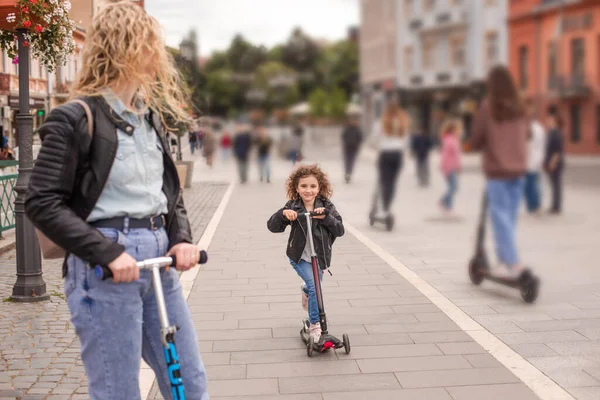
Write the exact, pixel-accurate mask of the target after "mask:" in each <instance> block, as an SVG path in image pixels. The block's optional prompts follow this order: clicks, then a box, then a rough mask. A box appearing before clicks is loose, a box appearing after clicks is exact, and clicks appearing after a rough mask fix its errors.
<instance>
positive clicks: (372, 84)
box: [360, 0, 398, 134]
mask: <svg viewBox="0 0 600 400" xmlns="http://www.w3.org/2000/svg"><path fill="white" fill-rule="evenodd" d="M360 7H361V24H360V84H361V92H362V103H363V107H364V120H363V123H364V124H365V128H366V133H367V134H368V133H369V131H370V129H371V126H372V125H373V122H374V121H375V120H376V119H378V118H379V117H380V116H381V113H382V111H383V107H384V105H385V99H386V96H387V95H389V94H391V93H394V91H395V90H396V87H397V85H396V73H397V66H396V47H397V46H396V41H397V36H398V34H397V24H396V14H397V13H396V0H362V1H361V5H360Z"/></svg>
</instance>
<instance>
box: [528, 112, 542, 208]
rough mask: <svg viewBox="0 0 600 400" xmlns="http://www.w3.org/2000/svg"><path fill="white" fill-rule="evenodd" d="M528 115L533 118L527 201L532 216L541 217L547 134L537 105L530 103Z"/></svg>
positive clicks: (530, 127)
mask: <svg viewBox="0 0 600 400" xmlns="http://www.w3.org/2000/svg"><path fill="white" fill-rule="evenodd" d="M527 111H528V112H527V114H528V116H529V117H530V118H531V122H530V125H529V153H528V160H527V175H526V176H525V201H526V204H527V211H528V212H529V213H530V214H535V215H539V214H540V213H541V205H542V191H541V188H540V173H541V171H542V168H543V164H544V156H545V153H546V132H545V130H544V127H543V126H542V124H540V122H539V121H538V120H537V119H536V116H535V104H534V103H533V102H529V103H528V105H527Z"/></svg>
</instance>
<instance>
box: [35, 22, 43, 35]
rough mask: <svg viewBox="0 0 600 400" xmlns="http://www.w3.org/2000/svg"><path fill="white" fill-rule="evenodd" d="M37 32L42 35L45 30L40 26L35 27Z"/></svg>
mask: <svg viewBox="0 0 600 400" xmlns="http://www.w3.org/2000/svg"><path fill="white" fill-rule="evenodd" d="M35 30H36V32H37V33H42V31H43V30H44V28H42V26H41V25H39V24H38V25H36V26H35Z"/></svg>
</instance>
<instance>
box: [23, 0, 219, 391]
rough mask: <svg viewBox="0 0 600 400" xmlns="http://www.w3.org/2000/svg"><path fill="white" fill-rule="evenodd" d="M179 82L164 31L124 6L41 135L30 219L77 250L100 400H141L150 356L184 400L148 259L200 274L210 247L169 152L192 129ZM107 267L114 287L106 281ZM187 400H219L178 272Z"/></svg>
mask: <svg viewBox="0 0 600 400" xmlns="http://www.w3.org/2000/svg"><path fill="white" fill-rule="evenodd" d="M183 93H184V91H182V89H181V85H180V79H179V77H178V74H177V72H176V70H175V68H174V67H173V65H172V64H171V61H170V58H169V56H168V54H167V52H166V49H165V44H164V40H163V37H162V30H161V27H160V25H159V24H158V22H157V21H156V20H155V19H154V18H152V17H150V16H149V15H147V14H146V13H145V11H144V10H143V9H142V8H140V7H139V6H137V5H134V4H133V3H131V2H128V1H112V2H110V3H109V4H107V5H106V6H105V7H104V8H102V9H101V10H100V11H99V13H98V14H97V16H95V18H94V21H93V23H92V27H91V29H90V30H89V31H88V36H87V40H86V44H85V48H84V51H83V63H82V70H81V71H80V74H79V77H78V80H77V81H76V82H75V84H74V86H73V89H72V96H73V97H77V98H78V99H79V100H83V101H85V103H87V105H88V106H89V108H90V109H91V112H92V116H93V117H92V118H93V124H92V126H93V130H92V132H89V129H88V123H89V122H90V121H89V120H88V118H87V116H86V114H87V113H86V110H85V107H82V105H81V104H77V103H75V102H69V103H67V104H64V105H62V106H61V107H58V108H56V109H54V110H53V111H52V112H51V113H50V114H49V116H48V118H47V120H46V122H45V123H44V124H43V126H42V127H41V129H40V137H41V138H42V140H43V142H42V148H41V151H40V154H39V157H38V159H37V162H36V164H35V168H34V170H33V173H32V176H31V180H30V184H29V196H28V198H27V200H26V211H27V215H28V216H29V218H30V219H31V221H32V222H33V223H34V224H35V226H36V227H37V228H38V229H39V230H40V231H41V232H42V233H44V234H45V235H46V236H47V237H48V238H49V239H50V240H51V241H53V242H54V243H56V244H57V245H59V246H60V247H61V248H63V249H64V250H65V252H66V254H67V255H66V257H65V261H64V264H63V275H64V277H65V294H66V297H67V303H68V305H69V310H70V312H71V317H72V318H71V321H72V322H73V325H74V326H75V331H76V333H77V336H78V337H79V340H80V342H81V357H82V360H83V364H84V367H85V371H86V375H87V377H88V383H89V396H90V398H91V399H92V400H107V399H111V400H136V399H140V391H139V382H138V376H139V372H140V363H141V359H142V357H143V358H144V360H145V361H146V362H147V363H148V364H149V365H150V366H151V367H152V369H153V370H154V372H155V373H156V376H157V379H158V383H159V385H160V389H161V392H162V395H163V397H164V398H165V399H172V398H173V397H172V395H171V387H170V381H169V371H167V365H166V362H165V358H164V357H165V355H164V350H163V349H164V348H163V345H162V343H161V332H160V323H159V318H158V313H157V302H156V298H155V295H154V290H153V287H152V275H151V271H147V270H144V271H140V270H139V269H138V268H137V267H136V260H143V259H147V258H152V257H159V256H164V255H175V256H176V258H177V266H176V269H177V270H187V269H189V268H192V267H193V266H194V265H195V264H196V262H197V260H198V256H199V250H198V249H197V248H196V246H194V245H193V243H192V235H191V231H190V224H189V221H188V218H187V214H186V210H185V207H184V204H183V200H182V198H181V194H180V193H181V192H180V185H179V180H178V177H177V170H176V168H175V165H174V163H173V160H172V158H171V156H170V154H169V144H168V142H167V140H166V136H165V130H164V125H165V121H170V124H174V123H175V124H179V123H189V122H191V120H190V119H189V118H188V116H187V115H185V114H184V112H183V110H182V109H181V105H182V104H186V99H185V98H184V96H183ZM96 265H101V266H107V267H108V268H110V270H111V271H112V273H113V276H114V277H113V278H112V279H108V280H100V279H98V278H97V277H96V276H95V274H94V273H93V269H92V268H90V267H94V266H96ZM161 274H162V281H163V291H164V295H165V298H166V304H167V310H168V314H169V318H170V322H171V323H172V324H174V325H177V326H179V327H180V330H179V331H178V332H177V347H178V350H179V351H178V353H179V361H180V365H181V374H182V378H183V382H184V385H185V395H186V398H187V399H195V400H207V399H208V393H207V389H206V374H205V369H204V365H203V363H202V360H201V357H200V351H199V348H198V339H197V337H196V333H195V330H194V325H193V323H192V319H191V314H190V311H189V308H188V306H187V304H186V301H185V299H184V297H183V294H182V290H181V286H180V284H179V279H178V275H177V272H176V271H175V269H170V270H168V271H163V272H161Z"/></svg>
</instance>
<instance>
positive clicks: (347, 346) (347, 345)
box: [342, 333, 350, 354]
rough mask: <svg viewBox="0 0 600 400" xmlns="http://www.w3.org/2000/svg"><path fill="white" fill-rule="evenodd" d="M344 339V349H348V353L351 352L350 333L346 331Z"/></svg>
mask: <svg viewBox="0 0 600 400" xmlns="http://www.w3.org/2000/svg"><path fill="white" fill-rule="evenodd" d="M342 340H343V343H344V350H346V354H350V339H349V338H348V335H347V334H345V333H344V335H343V336H342Z"/></svg>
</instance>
